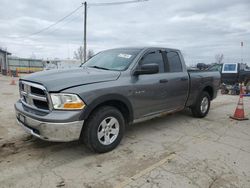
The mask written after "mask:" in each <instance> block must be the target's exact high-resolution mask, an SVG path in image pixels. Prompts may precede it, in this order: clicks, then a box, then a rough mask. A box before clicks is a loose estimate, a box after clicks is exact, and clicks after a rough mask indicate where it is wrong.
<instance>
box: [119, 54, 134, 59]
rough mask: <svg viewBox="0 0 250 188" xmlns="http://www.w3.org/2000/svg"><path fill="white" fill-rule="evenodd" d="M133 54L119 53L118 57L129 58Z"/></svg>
mask: <svg viewBox="0 0 250 188" xmlns="http://www.w3.org/2000/svg"><path fill="white" fill-rule="evenodd" d="M131 56H132V55H130V54H119V55H118V57H121V58H126V59H129V58H131Z"/></svg>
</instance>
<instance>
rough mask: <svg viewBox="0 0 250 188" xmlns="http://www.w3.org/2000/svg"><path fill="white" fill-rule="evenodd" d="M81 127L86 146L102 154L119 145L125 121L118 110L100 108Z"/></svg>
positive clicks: (110, 107) (105, 107) (106, 107)
mask: <svg viewBox="0 0 250 188" xmlns="http://www.w3.org/2000/svg"><path fill="white" fill-rule="evenodd" d="M83 127H84V128H83V130H82V134H81V135H82V139H83V141H84V143H85V144H86V146H87V147H88V148H89V149H90V150H92V151H94V152H97V153H104V152H109V151H111V150H113V149H114V148H116V147H117V146H118V145H119V143H120V141H121V139H122V137H123V134H124V131H125V121H124V117H123V115H122V114H121V112H120V111H119V110H118V109H116V108H114V107H112V106H102V107H100V108H98V109H96V110H95V111H94V112H93V113H92V114H91V115H90V117H89V118H88V119H87V121H86V124H84V125H83Z"/></svg>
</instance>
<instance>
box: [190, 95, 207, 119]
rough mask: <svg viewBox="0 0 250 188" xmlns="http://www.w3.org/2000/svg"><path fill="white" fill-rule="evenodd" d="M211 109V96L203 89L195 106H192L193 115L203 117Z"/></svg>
mask: <svg viewBox="0 0 250 188" xmlns="http://www.w3.org/2000/svg"><path fill="white" fill-rule="evenodd" d="M209 109H210V96H209V94H208V93H207V92H205V91H203V92H202V93H201V95H200V97H199V98H198V100H197V101H196V103H195V104H194V106H192V107H191V110H192V113H193V116H194V117H198V118H203V117H205V116H206V115H207V114H208V112H209Z"/></svg>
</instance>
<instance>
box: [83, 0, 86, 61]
mask: <svg viewBox="0 0 250 188" xmlns="http://www.w3.org/2000/svg"><path fill="white" fill-rule="evenodd" d="M83 4H84V39H83V48H84V50H83V51H84V63H85V62H86V60H87V2H86V1H85V2H84V3H83Z"/></svg>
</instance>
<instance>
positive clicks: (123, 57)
mask: <svg viewBox="0 0 250 188" xmlns="http://www.w3.org/2000/svg"><path fill="white" fill-rule="evenodd" d="M139 51H140V50H138V49H114V50H106V51H103V52H100V53H98V54H97V55H95V56H94V57H92V58H91V59H90V60H88V61H87V62H86V63H84V64H83V65H82V66H87V67H92V68H97V69H104V70H115V71H122V70H125V69H127V68H128V66H129V65H130V63H131V62H132V61H133V60H134V58H135V57H136V56H137V54H138V53H139Z"/></svg>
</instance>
